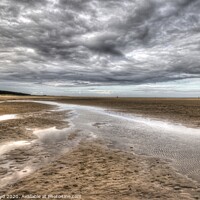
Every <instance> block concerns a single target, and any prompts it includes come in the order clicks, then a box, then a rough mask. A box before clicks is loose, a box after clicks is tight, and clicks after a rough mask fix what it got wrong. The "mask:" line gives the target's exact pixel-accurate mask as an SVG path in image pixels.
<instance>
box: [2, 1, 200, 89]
mask: <svg viewBox="0 0 200 200" xmlns="http://www.w3.org/2000/svg"><path fill="white" fill-rule="evenodd" d="M199 8H200V1H198V0H177V1H173V0H148V1H147V0H133V1H131V0H124V1H114V0H84V1H83V0H10V1H7V0H1V2H0V17H1V23H0V41H1V42H0V80H1V81H3V82H5V83H6V82H16V83H33V84H39V85H44V86H45V85H46V86H49V85H51V86H54V87H67V86H70V87H72V86H73V87H78V86H104V85H131V84H146V83H155V82H167V81H172V80H182V79H183V80H184V79H188V78H190V79H192V78H200V66H199V63H200V58H199V51H200V45H199V44H200V28H199V27H200V13H199Z"/></svg>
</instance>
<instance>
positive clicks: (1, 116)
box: [0, 114, 17, 121]
mask: <svg viewBox="0 0 200 200" xmlns="http://www.w3.org/2000/svg"><path fill="white" fill-rule="evenodd" d="M15 118H17V115H14V114H12V115H0V121H5V120H9V119H15Z"/></svg>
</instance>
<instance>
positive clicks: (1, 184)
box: [0, 166, 34, 188]
mask: <svg viewBox="0 0 200 200" xmlns="http://www.w3.org/2000/svg"><path fill="white" fill-rule="evenodd" d="M33 171H34V169H33V168H32V167H31V166H26V167H25V168H23V169H22V170H20V171H15V172H14V173H13V174H12V175H10V176H6V177H4V178H1V179H0V188H3V187H5V186H6V185H7V184H9V183H11V182H16V181H17V180H19V179H22V178H24V177H25V176H27V175H29V174H31V173H32V172H33Z"/></svg>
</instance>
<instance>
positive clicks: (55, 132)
mask: <svg viewBox="0 0 200 200" xmlns="http://www.w3.org/2000/svg"><path fill="white" fill-rule="evenodd" d="M68 132H69V129H68V128H65V129H61V130H59V129H56V127H52V128H47V129H41V130H35V131H34V132H33V134H35V135H36V136H37V137H38V138H39V140H40V141H41V142H43V143H46V144H49V143H56V142H60V141H63V140H65V139H66V137H67V135H68Z"/></svg>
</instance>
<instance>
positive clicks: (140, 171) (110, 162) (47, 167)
mask: <svg viewBox="0 0 200 200" xmlns="http://www.w3.org/2000/svg"><path fill="white" fill-rule="evenodd" d="M59 101H60V100H59ZM62 101H63V100H62ZM18 104H20V103H16V104H13V106H14V107H15V106H18ZM28 104H29V103H28ZM30 104H32V103H30ZM41 105H42V104H41ZM41 105H39V106H41ZM96 105H98V103H96ZM0 106H1V107H2V105H0ZM34 106H36V107H37V105H34ZM43 106H44V108H42V109H41V110H40V108H38V110H37V109H36V110H31V111H30V112H29V111H28V110H26V111H25V110H24V112H22V109H21V108H23V105H22V104H21V105H20V106H19V107H18V108H15V109H16V112H13V114H14V113H16V114H18V113H21V117H22V118H20V119H12V120H7V121H4V122H2V123H1V127H0V130H1V135H4V137H2V138H1V141H2V142H6V141H10V140H13V138H15V140H19V139H20V140H23V139H28V140H31V141H32V140H33V139H37V137H36V135H33V130H31V129H34V128H36V127H39V128H42V129H43V128H50V127H53V126H56V127H57V128H58V129H59V128H60V129H61V128H66V127H67V126H68V125H67V122H66V121H62V119H66V116H67V115H66V113H65V112H60V111H57V112H54V113H53V115H52V112H51V111H49V109H50V110H51V109H52V106H50V107H49V106H48V105H42V107H43ZM46 106H47V107H46ZM102 106H103V105H102ZM9 107H10V109H11V110H14V108H12V104H9ZM30 107H31V106H30ZM4 110H7V109H4ZM17 110H19V111H17ZM124 111H126V109H124ZM8 113H9V112H8V111H6V112H2V114H8ZM10 113H11V112H10ZM17 120H18V121H17ZM19 120H21V121H19ZM104 125H105V124H102V123H97V124H94V126H96V127H97V128H99V129H100V128H101V127H102V126H104ZM2 127H3V129H2ZM9 127H11V128H10V129H9ZM14 127H15V129H14ZM27 128H28V131H27ZM2 130H3V131H2ZM16 130H18V132H16ZM22 130H23V131H24V132H23V131H22ZM25 130H26V131H25ZM21 132H22V133H23V134H21ZM5 133H6V134H5ZM80 137H81V138H82V140H81V141H82V142H81V144H79V145H78V143H79V142H78V143H76V145H75V146H73V145H72V146H71V148H70V149H71V150H70V151H69V152H63V153H62V154H60V153H59V151H60V147H58V149H57V151H53V152H51V150H52V149H53V148H54V146H53V145H54V144H50V145H49V144H48V145H47V146H48V148H47V149H45V150H44V149H43V150H42V151H41V148H33V147H34V146H32V147H26V146H24V147H23V148H20V149H18V150H14V151H11V152H10V153H9V154H6V157H7V160H14V165H16V163H20V165H18V167H19V170H20V166H21V171H22V172H23V167H24V166H25V164H26V163H27V162H29V161H30V160H31V158H35V160H34V162H35V163H36V165H38V163H40V164H41V165H40V167H39V168H38V169H35V170H36V172H34V173H33V172H31V173H33V174H31V173H30V174H29V173H27V175H29V176H27V177H23V176H22V178H23V179H21V180H20V181H19V182H17V183H13V184H12V185H10V186H5V187H4V188H2V189H1V192H0V194H1V195H5V194H17V195H23V194H24V195H28V194H37V195H44V194H46V195H49V194H54V195H58V194H63V195H81V199H87V200H89V199H94V200H95V199H96V200H98V199H111V200H112V199H131V200H132V199H198V198H199V197H200V187H199V184H198V183H195V182H194V181H192V180H189V179H187V178H186V177H185V176H183V175H180V174H178V173H177V172H176V171H175V170H174V169H173V168H172V167H171V166H170V165H169V164H167V163H166V162H163V161H161V160H159V159H156V158H150V157H146V156H142V155H140V156H139V155H135V154H132V153H130V152H126V153H125V152H123V151H121V150H115V148H112V149H110V148H108V146H107V145H106V144H107V143H106V141H103V140H101V139H95V138H94V137H89V138H87V137H86V138H83V137H82V135H81V134H80V133H79V132H72V133H69V134H67V136H66V141H67V143H68V142H72V143H73V141H77V139H78V138H80ZM45 141H46V140H45ZM34 145H36V146H37V144H34ZM65 145H66V143H65ZM47 150H48V151H47ZM36 155H39V156H38V157H37V156H36ZM52 155H53V156H52ZM44 157H45V159H44ZM50 158H51V159H50ZM1 163H4V164H5V160H0V164H1ZM31 164H33V160H31ZM14 167H15V166H14ZM24 171H26V172H28V169H24ZM6 173H7V172H6V170H5V168H3V167H1V168H0V175H5V174H6ZM52 183H53V184H52ZM71 197H72V196H71ZM76 197H77V198H79V197H80V196H76ZM51 199H53V198H51ZM66 199H67V198H66ZM68 199H70V198H68Z"/></svg>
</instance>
